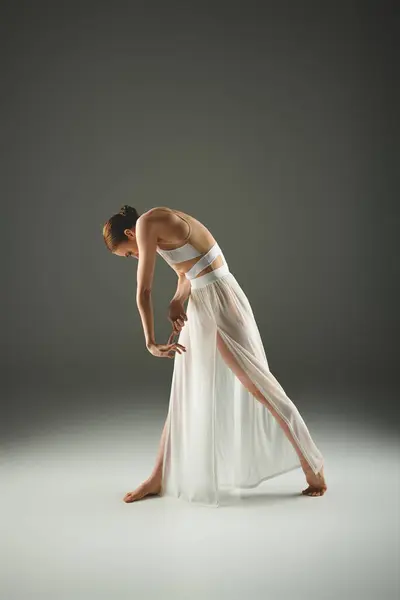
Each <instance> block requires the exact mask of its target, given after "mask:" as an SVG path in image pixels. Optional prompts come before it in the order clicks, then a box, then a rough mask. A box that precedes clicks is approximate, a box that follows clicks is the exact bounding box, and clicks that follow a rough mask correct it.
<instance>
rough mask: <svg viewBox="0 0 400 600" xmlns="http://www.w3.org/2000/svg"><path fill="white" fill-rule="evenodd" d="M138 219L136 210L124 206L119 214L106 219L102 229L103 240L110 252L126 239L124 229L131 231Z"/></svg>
mask: <svg viewBox="0 0 400 600" xmlns="http://www.w3.org/2000/svg"><path fill="white" fill-rule="evenodd" d="M139 217H140V215H139V213H138V212H137V210H136V208H132V206H128V205H127V204H124V206H123V207H122V208H121V210H120V211H119V213H116V214H115V215H113V216H112V217H111V218H110V219H108V221H107V223H106V224H105V225H104V227H103V238H104V241H105V243H106V246H107V248H108V249H109V250H111V252H113V251H114V250H116V249H117V247H118V246H119V244H120V243H121V242H124V241H126V240H127V239H128V238H127V236H126V235H125V233H124V231H125V229H131V228H132V227H133V226H134V225H136V221H137V220H138V218H139Z"/></svg>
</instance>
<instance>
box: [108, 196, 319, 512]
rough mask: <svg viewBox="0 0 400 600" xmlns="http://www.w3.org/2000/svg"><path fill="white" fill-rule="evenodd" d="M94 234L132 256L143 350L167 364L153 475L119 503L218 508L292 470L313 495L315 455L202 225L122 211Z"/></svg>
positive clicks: (180, 216) (156, 212) (153, 212)
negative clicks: (156, 316)
mask: <svg viewBox="0 0 400 600" xmlns="http://www.w3.org/2000/svg"><path fill="white" fill-rule="evenodd" d="M103 237H104V241H105V243H106V245H107V247H108V249H109V250H111V252H113V253H114V254H116V255H117V256H124V257H135V258H137V259H138V261H139V262H138V269H137V294H136V300H137V306H138V309H139V313H140V317H141V319H142V323H143V330H144V336H145V340H146V347H147V349H148V351H149V352H151V354H153V356H157V357H161V358H173V359H174V369H173V375H172V385H171V391H170V399H169V409H168V414H167V418H166V421H165V424H164V429H163V432H162V436H161V441H160V446H159V450H158V455H157V458H156V463H155V466H154V469H153V471H152V473H151V474H150V476H149V477H148V479H146V480H145V481H144V482H142V483H141V484H140V485H139V487H137V488H136V489H135V490H134V491H131V492H128V493H127V494H126V495H125V497H124V501H125V502H133V501H135V500H139V499H141V498H144V497H145V496H148V495H155V494H159V495H170V496H175V497H181V498H183V499H185V500H187V501H190V502H198V503H201V504H206V505H210V506H219V499H220V491H221V490H222V489H233V488H249V487H255V486H257V485H258V484H259V483H261V481H264V480H265V479H269V478H271V477H275V476H277V475H280V474H282V473H285V472H287V471H289V470H292V469H295V468H298V467H300V466H301V468H302V469H303V471H304V474H305V477H306V480H307V483H308V487H307V488H306V489H304V490H303V491H302V493H303V494H304V495H308V496H322V495H323V494H324V493H325V491H326V490H327V486H326V482H325V478H324V474H323V462H324V460H323V456H322V454H321V452H320V451H319V449H318V448H317V446H316V445H315V443H314V441H313V440H312V438H311V436H310V433H309V431H308V429H307V426H306V424H305V422H304V420H303V418H302V417H301V415H300V413H299V411H298V410H297V408H296V406H295V405H294V403H293V402H292V401H291V400H290V399H289V397H288V396H287V395H286V393H285V391H284V389H283V388H282V386H281V385H280V384H279V382H278V381H277V380H276V379H275V377H274V376H273V374H272V373H271V371H270V369H269V365H268V361H267V357H266V355H265V351H264V347H263V343H262V340H261V337H260V333H259V330H258V327H257V324H256V321H255V318H254V314H253V311H252V308H251V306H250V303H249V301H248V299H247V297H246V295H245V293H244V291H243V290H242V288H241V287H240V285H239V283H238V282H237V280H236V278H235V277H234V275H233V273H232V272H231V271H230V268H229V266H228V263H227V261H226V260H225V257H224V255H223V252H222V249H221V247H220V246H219V244H218V243H217V241H216V240H215V239H214V237H213V236H212V234H211V232H210V231H209V230H208V229H207V227H205V226H204V225H203V224H202V223H201V222H200V221H198V220H197V219H196V218H194V217H193V216H191V215H188V214H186V213H184V212H182V211H179V210H175V209H172V208H168V207H165V206H162V207H161V206H160V207H155V208H152V209H150V210H148V211H147V212H145V213H143V214H142V215H139V214H138V213H137V211H136V210H135V209H134V208H132V207H130V206H127V205H125V206H123V207H122V209H121V210H120V212H119V213H117V214H115V215H114V216H112V217H111V218H110V219H109V220H108V221H107V223H106V224H105V225H104V228H103ZM157 254H159V255H161V256H162V257H163V258H164V259H165V260H166V261H167V263H168V264H169V265H170V266H171V267H172V268H173V269H174V270H175V271H176V274H177V276H178V285H177V290H176V292H175V295H174V297H173V298H172V300H171V302H170V304H169V313H168V318H169V321H170V322H171V325H172V332H171V335H170V337H169V339H168V342H167V343H165V344H160V343H157V341H156V339H155V335H154V320H153V307H152V297H151V289H152V281H153V275H154V267H155V260H156V255H157ZM186 300H188V303H187V310H185V304H184V303H185V301H186ZM176 335H178V336H179V338H178V341H174V337H175V336H176Z"/></svg>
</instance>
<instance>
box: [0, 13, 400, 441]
mask: <svg viewBox="0 0 400 600" xmlns="http://www.w3.org/2000/svg"><path fill="white" fill-rule="evenodd" d="M394 7H395V3H391V2H383V3H376V2H362V3H361V2H343V3H340V2H339V3H329V2H328V3H322V4H321V3H301V5H300V4H299V3H294V2H293V3H288V2H283V3H279V5H278V3H275V4H272V3H271V4H265V5H264V6H263V8H262V10H258V12H257V11H253V10H252V9H251V6H250V5H246V7H245V6H244V5H242V4H231V5H229V6H228V5H226V6H222V5H220V6H214V5H213V6H211V5H210V6H206V5H203V4H200V3H198V4H197V5H190V6H189V5H172V4H170V3H168V5H166V4H162V3H159V4H156V3H152V2H149V3H146V7H144V5H142V4H135V3H128V2H127V3H121V5H120V10H116V7H114V5H113V7H111V5H110V4H107V3H104V4H103V3H96V5H95V4H93V5H91V4H87V3H82V4H77V3H76V4H75V3H68V5H64V4H63V3H59V4H54V3H46V4H45V3H43V4H42V3H36V2H35V3H34V4H31V3H28V2H19V3H8V4H7V5H6V8H5V11H4V12H3V17H4V18H3V19H2V25H1V28H2V31H1V39H2V42H1V44H2V61H3V70H2V79H3V81H2V98H1V106H2V111H1V114H2V143H3V162H2V177H1V182H0V186H1V197H2V203H3V218H2V223H3V235H2V240H3V244H4V250H3V274H2V278H3V294H2V296H3V299H4V300H5V308H4V310H3V311H2V318H3V323H2V331H3V335H2V357H1V367H2V372H3V382H4V385H3V387H4V389H5V390H6V394H5V396H4V398H5V408H6V410H5V411H4V412H5V419H2V429H3V431H4V435H6V436H11V438H13V437H14V436H17V435H18V432H19V431H20V430H21V427H22V428H26V431H25V433H26V434H32V432H33V433H34V432H35V428H36V427H41V428H43V427H45V426H50V427H52V426H57V423H59V422H60V421H62V420H63V419H64V418H65V419H66V418H70V417H71V416H73V418H76V419H79V418H81V416H82V415H83V414H84V413H85V411H88V412H89V414H91V413H92V411H102V410H103V411H106V412H107V411H108V412H109V414H110V415H111V414H114V413H115V414H118V413H119V411H120V410H122V409H123V407H132V406H141V405H142V404H144V405H145V406H147V407H148V406H149V398H150V397H151V398H152V400H151V403H152V404H153V406H155V405H158V407H159V408H165V410H166V407H167V405H168V399H169V386H170V381H171V375H172V368H173V362H172V361H168V360H155V358H154V357H153V356H152V355H150V353H149V352H148V351H147V350H146V348H145V343H144V336H143V330H142V325H141V322H140V317H139V313H138V311H137V307H136V302H135V290H136V269H137V262H136V261H134V260H125V259H121V258H118V257H116V256H113V255H112V254H111V253H109V252H108V251H107V249H106V247H105V245H104V242H103V240H102V226H103V224H104V222H105V221H106V220H107V219H108V218H109V217H110V216H111V215H112V214H113V213H115V212H117V211H118V210H119V208H120V206H121V205H123V204H126V203H127V204H130V205H132V206H134V207H135V208H136V209H137V210H138V211H139V213H142V212H144V211H146V210H148V209H149V208H151V207H152V206H157V205H168V206H171V207H173V208H178V209H181V210H183V211H185V212H188V213H190V214H192V215H194V216H195V217H196V218H198V219H200V220H201V221H202V222H204V224H205V225H206V226H207V227H208V228H209V229H210V230H211V232H212V233H213V235H214V236H215V237H216V239H217V240H218V242H219V244H220V246H221V247H222V249H223V251H224V254H225V257H226V259H227V261H228V264H229V266H230V268H231V271H232V272H233V273H234V275H235V276H236V278H237V279H238V281H239V282H240V284H241V285H242V287H243V289H244V290H245V292H246V294H247V296H248V298H249V300H250V302H251V304H252V307H253V310H254V313H255V316H256V320H257V323H258V325H259V328H260V332H261V335H262V337H263V341H264V344H265V349H266V352H267V356H268V358H269V361H270V367H271V370H272V371H273V373H274V374H275V375H276V376H277V377H278V379H279V380H280V381H281V383H282V385H283V387H284V388H285V389H286V391H287V392H288V394H289V396H290V397H292V398H293V399H294V400H295V401H296V400H297V401H298V402H299V403H300V405H301V408H302V410H305V411H307V415H309V417H310V418H312V415H313V414H314V412H315V413H318V414H326V415H327V416H328V415H329V414H330V413H331V412H336V413H343V411H345V412H349V413H353V414H358V413H359V414H362V417H363V418H367V419H368V418H371V419H378V420H379V421H380V422H381V423H382V424H384V426H388V427H389V426H391V425H393V424H394V423H396V418H395V415H398V403H397V398H396V388H395V383H396V364H397V360H396V359H397V350H396V343H395V341H394V340H393V341H391V340H392V338H391V334H392V332H393V331H394V328H395V327H396V326H397V324H398V317H397V306H398V293H397V287H398V279H397V278H396V276H398V264H397V263H398V261H397V256H398V254H396V251H395V249H394V247H393V246H392V241H391V240H392V239H394V237H393V238H392V237H391V234H392V233H394V225H395V223H396V222H397V223H398V216H399V211H398V198H397V194H396V191H397V188H396V181H395V175H396V173H395V171H396V169H395V166H396V165H395V161H394V159H393V153H394V139H395V132H394V128H395V126H396V123H397V120H396V119H397V109H396V106H397V103H396V97H395V81H394V78H395V60H394V56H395V44H396V35H395V25H394V23H395V19H394V14H395V9H394ZM176 283H177V279H176V276H175V274H174V272H173V271H172V270H171V269H170V268H169V267H168V265H167V264H166V263H164V262H163V261H162V259H161V257H158V258H157V265H156V272H155V280H154V288H153V302H154V314H155V328H156V337H157V340H158V341H159V342H162V341H166V339H167V337H168V335H169V332H170V325H169V323H168V321H167V305H168V302H169V300H170V298H171V297H172V296H173V294H174V292H175V289H176ZM350 389H351V390H352V394H353V395H352V399H351V403H349V402H348V400H347V398H348V396H347V391H348V390H350ZM333 390H334V391H335V393H334V402H333V401H332V400H331V392H332V391H333ZM354 390H356V393H353V392H354ZM338 391H339V393H337V392H338ZM153 392H154V394H153ZM382 409H384V410H382ZM27 417H28V418H27Z"/></svg>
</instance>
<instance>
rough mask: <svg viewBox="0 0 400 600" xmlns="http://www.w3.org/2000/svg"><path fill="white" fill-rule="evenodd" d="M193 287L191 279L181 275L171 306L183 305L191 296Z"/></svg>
mask: <svg viewBox="0 0 400 600" xmlns="http://www.w3.org/2000/svg"><path fill="white" fill-rule="evenodd" d="M191 287H192V286H191V285H190V281H189V279H187V278H186V277H185V275H184V273H180V274H179V275H178V285H177V288H176V292H175V295H174V297H173V298H172V300H171V302H170V304H172V302H181V303H182V304H183V303H184V302H185V301H186V300H187V299H188V298H189V296H190V292H191Z"/></svg>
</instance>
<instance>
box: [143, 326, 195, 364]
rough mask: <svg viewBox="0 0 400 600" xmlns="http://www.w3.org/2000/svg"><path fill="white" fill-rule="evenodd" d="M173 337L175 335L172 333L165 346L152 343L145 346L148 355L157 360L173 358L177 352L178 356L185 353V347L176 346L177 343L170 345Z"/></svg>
mask: <svg viewBox="0 0 400 600" xmlns="http://www.w3.org/2000/svg"><path fill="white" fill-rule="evenodd" d="M174 335H175V333H174V332H172V333H171V335H170V336H169V338H168V342H167V343H166V344H156V343H154V344H150V345H149V346H147V349H148V351H149V352H150V354H152V355H153V356H157V357H159V358H174V356H175V352H178V354H182V352H186V348H185V346H182V344H178V343H177V342H175V343H172V339H173V337H174Z"/></svg>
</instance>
